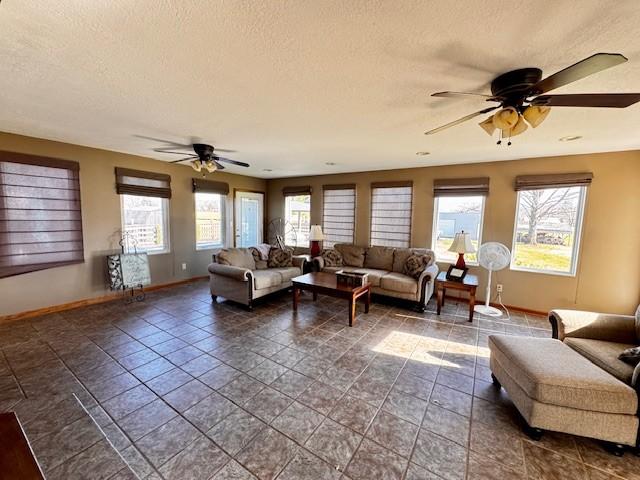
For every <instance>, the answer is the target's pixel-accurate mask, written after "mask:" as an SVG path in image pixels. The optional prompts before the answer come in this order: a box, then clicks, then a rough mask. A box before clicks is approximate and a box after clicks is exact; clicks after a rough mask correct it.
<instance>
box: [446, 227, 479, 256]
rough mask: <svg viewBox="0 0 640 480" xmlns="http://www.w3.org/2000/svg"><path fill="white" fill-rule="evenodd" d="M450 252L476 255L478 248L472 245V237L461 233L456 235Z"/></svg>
mask: <svg viewBox="0 0 640 480" xmlns="http://www.w3.org/2000/svg"><path fill="white" fill-rule="evenodd" d="M449 251H450V252H455V253H475V251H476V247H474V246H473V243H471V235H469V234H468V233H464V232H460V233H456V236H455V238H454V239H453V243H452V244H451V247H449Z"/></svg>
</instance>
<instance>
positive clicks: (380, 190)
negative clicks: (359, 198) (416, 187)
mask: <svg viewBox="0 0 640 480" xmlns="http://www.w3.org/2000/svg"><path fill="white" fill-rule="evenodd" d="M412 203H413V182H381V183H372V184H371V234H370V240H369V243H370V244H371V245H372V246H384V247H409V246H410V245H411V206H412Z"/></svg>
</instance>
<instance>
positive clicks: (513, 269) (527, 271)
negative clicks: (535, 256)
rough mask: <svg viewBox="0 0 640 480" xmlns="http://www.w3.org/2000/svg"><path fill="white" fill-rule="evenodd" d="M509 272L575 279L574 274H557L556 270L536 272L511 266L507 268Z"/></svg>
mask: <svg viewBox="0 0 640 480" xmlns="http://www.w3.org/2000/svg"><path fill="white" fill-rule="evenodd" d="M509 270H512V271H514V272H524V273H537V274H542V275H555V276H557V277H575V276H576V273H575V272H559V271H557V270H537V269H535V268H524V267H515V266H513V265H511V266H509Z"/></svg>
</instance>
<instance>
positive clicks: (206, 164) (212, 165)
mask: <svg viewBox="0 0 640 480" xmlns="http://www.w3.org/2000/svg"><path fill="white" fill-rule="evenodd" d="M204 168H206V169H207V172H209V173H213V172H215V171H216V170H218V166H217V165H216V164H215V162H214V161H213V160H207V161H206V162H204Z"/></svg>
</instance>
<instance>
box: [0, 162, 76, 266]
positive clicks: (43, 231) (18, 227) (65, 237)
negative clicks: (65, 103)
mask: <svg viewBox="0 0 640 480" xmlns="http://www.w3.org/2000/svg"><path fill="white" fill-rule="evenodd" d="M79 175H80V167H79V164H78V163H77V162H71V161H66V160H58V159H54V158H45V157H36V156H31V155H22V154H17V153H11V152H0V278H3V277H9V276H12V275H19V274H21V273H27V272H33V271H36V270H44V269H47V268H53V267H59V266H62V265H69V264H72V263H81V262H83V261H84V248H83V243H82V214H81V211H80V177H79Z"/></svg>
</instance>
